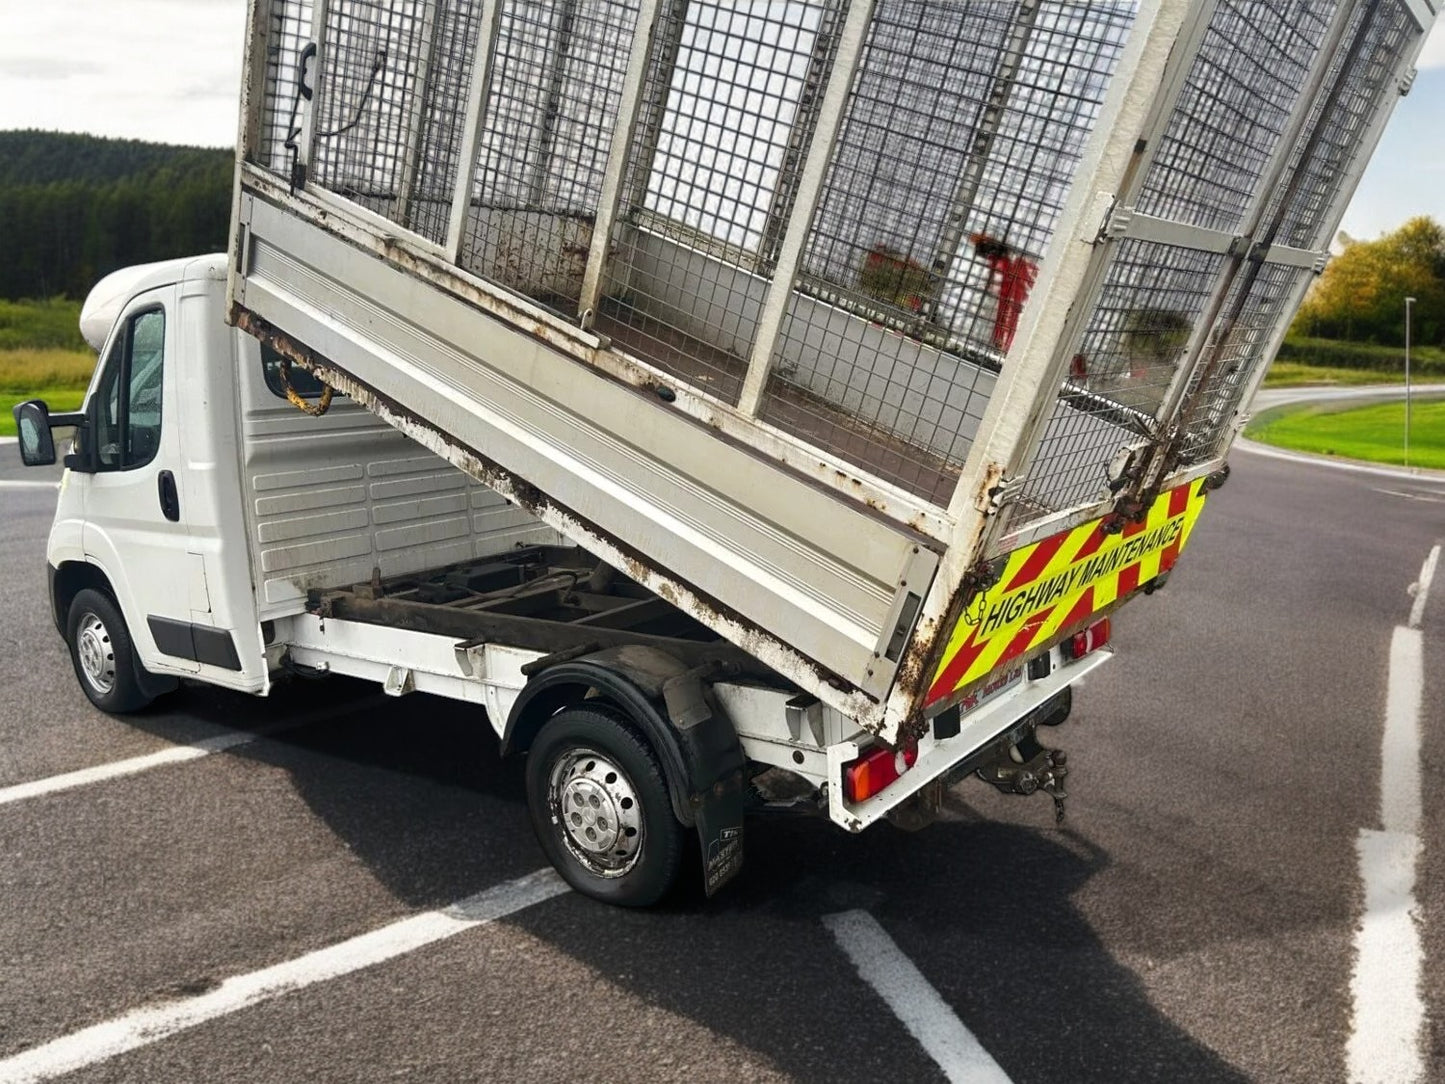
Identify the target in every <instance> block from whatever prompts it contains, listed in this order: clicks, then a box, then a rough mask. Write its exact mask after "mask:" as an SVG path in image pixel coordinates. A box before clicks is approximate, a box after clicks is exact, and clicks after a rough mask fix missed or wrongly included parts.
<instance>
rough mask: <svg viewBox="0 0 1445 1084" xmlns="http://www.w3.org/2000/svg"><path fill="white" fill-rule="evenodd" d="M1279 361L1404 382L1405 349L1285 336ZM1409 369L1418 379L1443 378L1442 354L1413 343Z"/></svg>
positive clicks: (1444, 365)
mask: <svg viewBox="0 0 1445 1084" xmlns="http://www.w3.org/2000/svg"><path fill="white" fill-rule="evenodd" d="M1279 359H1280V361H1284V362H1298V363H1299V364H1302V365H1316V366H1326V367H1329V368H1335V369H1364V370H1369V371H1372V372H1374V373H1376V374H1377V375H1379V376H1380V377H1382V378H1383V379H1389V378H1390V377H1392V376H1393V378H1394V379H1395V380H1397V381H1402V380H1404V371H1405V348H1404V347H1403V346H1379V345H1376V344H1374V343H1355V342H1344V341H1342V340H1339V339H1306V338H1301V337H1298V336H1295V335H1290V336H1288V337H1287V338H1286V339H1285V340H1284V342H1283V343H1281V344H1280V348H1279ZM1410 369H1411V371H1412V374H1413V375H1415V376H1419V377H1425V376H1428V375H1433V376H1435V377H1437V378H1438V377H1441V376H1445V350H1442V349H1441V348H1440V347H1438V346H1431V345H1427V344H1425V343H1416V344H1415V345H1414V347H1413V348H1412V349H1411V350H1410Z"/></svg>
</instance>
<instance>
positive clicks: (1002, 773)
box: [978, 730, 1069, 824]
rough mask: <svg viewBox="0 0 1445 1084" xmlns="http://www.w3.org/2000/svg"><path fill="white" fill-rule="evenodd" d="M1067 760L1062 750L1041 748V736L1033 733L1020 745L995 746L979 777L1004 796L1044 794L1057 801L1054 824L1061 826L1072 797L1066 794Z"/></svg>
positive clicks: (979, 771)
mask: <svg viewBox="0 0 1445 1084" xmlns="http://www.w3.org/2000/svg"><path fill="white" fill-rule="evenodd" d="M1068 759H1069V758H1068V754H1067V753H1065V752H1064V751H1063V750H1062V749H1048V748H1045V747H1044V746H1043V745H1040V744H1039V739H1038V735H1037V734H1036V733H1035V732H1034V731H1032V730H1030V731H1029V732H1028V733H1027V734H1024V735H1023V736H1022V737H1020V738H1019V739H1018V740H1017V741H1013V742H1007V743H1001V744H999V745H996V746H994V748H993V749H992V750H990V754H989V758H988V759H987V760H986V761H984V763H983V764H982V765H980V766H979V769H978V777H979V778H980V779H982V780H983V781H984V782H985V783H992V784H993V785H994V786H996V787H997V788H998V789H999V790H1001V791H1003V792H1004V793H1005V794H1024V795H1028V794H1033V793H1034V792H1035V791H1040V790H1041V791H1043V792H1044V793H1045V794H1047V795H1048V796H1049V797H1050V798H1052V799H1053V800H1054V821H1055V823H1057V824H1062V823H1063V821H1064V799H1065V798H1067V797H1068V796H1069V795H1068V792H1067V791H1065V790H1064V777H1065V776H1066V775H1068V774H1069V769H1068V767H1067V762H1068Z"/></svg>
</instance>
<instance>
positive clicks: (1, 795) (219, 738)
mask: <svg viewBox="0 0 1445 1084" xmlns="http://www.w3.org/2000/svg"><path fill="white" fill-rule="evenodd" d="M381 699H382V698H381V697H380V696H375V697H364V698H362V699H360V700H356V701H351V702H348V703H345V704H336V705H332V706H331V707H328V708H322V709H320V710H319V711H313V712H308V713H307V714H305V715H302V716H299V717H297V718H295V719H287V720H285V721H283V722H280V723H276V724H274V725H271V726H263V727H258V728H257V729H255V730H226V731H224V732H222V733H220V734H216V735H214V736H212V737H209V738H202V739H200V740H199V741H194V742H187V743H185V744H183V745H172V746H170V747H169V748H167V749H160V750H157V751H156V752H154V753H143V754H141V755H140V756H136V757H127V758H126V759H125V760H113V761H111V762H110V763H108V764H97V765H95V766H94V767H91V768H79V769H77V770H75V771H73V772H62V773H61V774H59V775H49V776H46V777H45V778H44V779H32V780H31V781H29V782H28V783H15V784H12V785H11V786H8V787H4V788H0V805H8V804H9V803H11V802H19V801H24V800H25V799H26V798H39V797H41V796H42V795H46V794H55V793H57V792H59V791H64V790H73V789H75V788H76V787H84V786H89V785H90V784H91V783H103V782H105V781H106V780H107V779H120V778H123V777H124V776H127V775H135V774H137V773H138V772H148V771H150V770H151V769H152V768H160V767H163V766H164V765H167V764H183V763H185V762H186V761H188V760H197V759H199V758H200V757H207V756H210V755H211V754H212V753H223V752H225V751H226V750H227V749H234V748H236V746H238V745H249V744H250V743H252V742H256V741H262V740H263V739H266V738H272V737H275V736H277V735H278V734H285V733H286V732H287V731H291V730H296V729H298V728H299V727H303V726H310V725H311V724H313V723H320V722H325V721H326V720H328V719H331V718H333V717H335V716H338V715H344V714H346V713H348V712H351V711H359V710H361V709H363V708H364V707H365V706H366V705H367V704H369V703H371V702H372V701H373V700H374V701H376V702H380V701H381Z"/></svg>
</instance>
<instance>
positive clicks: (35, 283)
mask: <svg viewBox="0 0 1445 1084" xmlns="http://www.w3.org/2000/svg"><path fill="white" fill-rule="evenodd" d="M232 168H233V156H232V154H231V152H230V151H227V150H212V149H207V148H202V147H175V146H168V145H165V144H161V143H142V142H140V141H139V140H133V139H102V138H100V137H98V136H85V135H70V134H65V133H59V132H37V131H7V132H0V256H3V258H0V298H12V299H14V298H23V297H34V298H42V297H55V296H59V295H65V296H69V297H74V298H83V297H84V296H85V295H86V293H87V292H89V290H90V287H91V286H93V285H94V284H95V282H96V280H97V279H99V278H100V277H101V276H102V275H105V274H107V273H108V272H110V271H114V270H115V269H116V268H118V267H126V266H129V265H130V264H136V263H148V262H150V261H152V260H164V259H169V258H170V257H173V256H186V255H190V254H192V253H197V252H213V251H216V250H218V249H223V248H225V246H226V235H227V231H228V228H229V217H230V198H231V171H232Z"/></svg>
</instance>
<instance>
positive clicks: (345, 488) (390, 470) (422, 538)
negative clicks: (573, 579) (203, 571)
mask: <svg viewBox="0 0 1445 1084" xmlns="http://www.w3.org/2000/svg"><path fill="white" fill-rule="evenodd" d="M238 344H239V351H240V355H241V358H240V360H241V365H242V370H243V373H245V374H246V376H245V379H243V381H242V384H243V395H242V399H243V418H242V430H243V433H244V445H243V449H242V460H243V464H244V477H245V482H244V485H245V500H246V513H247V519H248V521H249V522H250V525H251V532H252V538H253V543H254V544H253V545H252V547H251V550H252V562H253V567H252V575H253V577H254V580H255V583H256V586H257V598H258V602H259V604H260V609H261V617H262V618H263V619H265V618H274V617H278V616H281V615H283V614H289V613H295V612H296V611H297V610H298V609H299V608H300V606H301V604H302V603H303V602H304V600H305V597H306V592H307V591H308V590H310V589H313V588H325V587H336V586H344V585H349V584H353V583H362V582H365V581H367V580H369V579H370V578H371V576H372V570H373V569H380V570H381V574H382V576H395V575H404V574H407V573H413V572H421V571H424V570H426V569H431V568H438V567H441V566H443V565H448V564H454V563H457V562H460V561H467V560H471V559H473V558H477V557H486V556H489V555H492V554H496V553H500V552H503V551H506V550H509V549H513V548H515V547H517V546H525V545H534V544H559V543H561V542H562V541H563V540H562V538H561V536H560V535H558V534H557V532H556V531H554V530H552V529H551V528H549V527H547V526H546V525H545V524H543V523H542V522H541V521H539V520H538V519H537V518H536V517H535V516H533V515H532V514H531V513H529V512H527V511H526V510H525V509H523V508H519V507H517V506H516V505H515V504H512V503H510V502H509V501H507V500H506V499H505V498H504V497H502V496H501V495H500V494H498V493H496V492H495V491H493V490H491V489H488V488H487V487H486V486H484V485H482V484H481V483H480V482H477V481H475V480H474V479H472V478H470V477H468V476H467V475H466V474H464V473H462V472H461V471H459V470H457V469H456V468H455V467H453V466H452V465H451V464H450V463H448V462H446V461H445V460H444V459H441V458H440V457H438V456H436V455H433V454H432V453H431V452H428V451H427V450H426V449H424V448H422V447H421V446H420V445H418V444H416V442H414V441H412V440H410V439H408V438H407V437H406V436H404V435H403V434H401V433H399V432H398V431H397V430H395V429H393V428H391V427H390V426H388V425H386V424H384V423H383V422H381V421H380V420H379V419H377V418H376V417H375V416H374V415H372V414H370V413H369V412H367V411H366V410H363V409H362V408H361V407H359V406H357V405H356V404H354V403H351V402H349V401H347V400H345V399H344V398H337V399H336V400H335V402H334V404H333V406H332V409H331V410H330V411H329V412H328V413H327V414H326V415H324V416H323V417H320V418H312V417H308V416H307V415H305V414H302V413H301V412H300V411H298V410H296V409H295V408H294V407H292V406H291V405H290V404H289V403H287V402H286V401H285V400H284V399H280V398H278V397H276V396H275V395H274V394H273V393H272V391H271V390H270V389H269V388H268V387H267V386H266V384H265V383H264V382H263V381H262V380H261V379H260V375H259V374H260V358H259V354H258V349H257V344H256V343H255V342H254V341H253V340H251V339H249V338H246V337H243V336H238Z"/></svg>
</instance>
